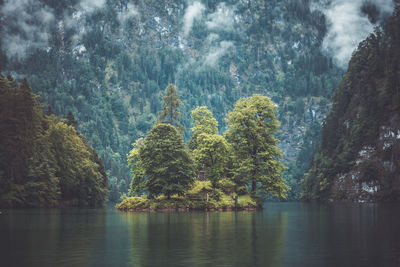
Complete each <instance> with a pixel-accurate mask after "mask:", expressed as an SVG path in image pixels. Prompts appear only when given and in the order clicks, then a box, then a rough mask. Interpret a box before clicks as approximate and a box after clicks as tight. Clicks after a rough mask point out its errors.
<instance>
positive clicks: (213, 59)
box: [204, 41, 234, 67]
mask: <svg viewBox="0 0 400 267" xmlns="http://www.w3.org/2000/svg"><path fill="white" fill-rule="evenodd" d="M233 47H234V45H233V42H230V41H221V42H220V43H219V45H218V46H216V47H213V49H210V51H209V53H208V54H207V55H206V56H205V58H204V65H208V66H210V67H214V66H216V65H217V63H218V61H219V59H220V58H221V57H222V56H224V55H226V54H227V53H228V52H229V50H232V49H233Z"/></svg>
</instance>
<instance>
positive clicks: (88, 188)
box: [0, 76, 108, 208]
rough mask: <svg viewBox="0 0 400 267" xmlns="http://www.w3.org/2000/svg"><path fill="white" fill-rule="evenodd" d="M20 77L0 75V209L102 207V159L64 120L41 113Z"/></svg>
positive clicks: (69, 118)
mask: <svg viewBox="0 0 400 267" xmlns="http://www.w3.org/2000/svg"><path fill="white" fill-rule="evenodd" d="M38 98H39V96H38V95H35V94H33V93H32V89H31V87H30V86H29V84H28V83H27V81H26V79H24V80H23V81H22V82H21V83H18V82H17V81H15V80H14V79H13V78H12V77H11V76H9V77H4V76H0V151H1V153H0V207H14V208H15V207H69V206H79V207H100V206H102V205H103V204H104V202H105V200H106V197H107V192H108V190H107V182H108V180H107V175H106V172H105V169H104V165H103V161H102V160H101V159H100V157H99V156H98V154H97V153H96V151H95V150H94V149H93V148H92V146H91V145H90V144H89V142H88V141H87V140H86V138H85V137H84V136H83V135H81V134H79V133H78V132H77V130H76V127H77V122H76V120H75V118H74V116H73V114H72V113H68V116H67V118H60V117H57V116H55V115H54V114H53V112H52V109H51V106H48V107H47V111H46V112H45V113H44V112H43V106H42V105H41V104H40V103H39V102H38Z"/></svg>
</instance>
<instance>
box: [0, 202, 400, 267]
mask: <svg viewBox="0 0 400 267" xmlns="http://www.w3.org/2000/svg"><path fill="white" fill-rule="evenodd" d="M0 255H1V258H0V266H313V267H315V266H400V205H399V204H335V205H322V204H312V203H267V204H266V205H265V208H264V210H263V211H240V212H181V213H178V212H168V213H167V212H140V213H139V212H138V213H134V212H131V213H126V212H118V211H116V210H114V209H113V208H112V207H109V208H104V209H15V210H2V214H0Z"/></svg>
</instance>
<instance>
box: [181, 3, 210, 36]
mask: <svg viewBox="0 0 400 267" xmlns="http://www.w3.org/2000/svg"><path fill="white" fill-rule="evenodd" d="M204 10H205V7H204V5H203V4H202V3H200V2H198V1H196V2H193V3H192V4H190V5H189V6H188V7H187V8H186V11H185V15H184V16H183V34H184V35H185V36H188V35H189V33H190V30H191V29H192V26H193V23H194V21H195V19H197V18H201V17H202V15H203V12H204Z"/></svg>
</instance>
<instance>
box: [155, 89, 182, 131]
mask: <svg viewBox="0 0 400 267" xmlns="http://www.w3.org/2000/svg"><path fill="white" fill-rule="evenodd" d="M180 105H182V102H181V100H180V99H179V96H178V92H177V90H176V86H175V85H173V84H169V85H168V86H167V88H166V89H165V95H164V97H163V101H162V110H161V111H160V112H159V114H158V118H157V121H158V122H160V123H169V124H171V125H173V126H175V127H176V128H177V129H178V130H179V131H181V132H182V133H183V132H184V131H185V128H184V127H183V126H182V124H181V123H180V119H181V116H182V114H181V113H180V112H179V110H178V108H179V106H180Z"/></svg>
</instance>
